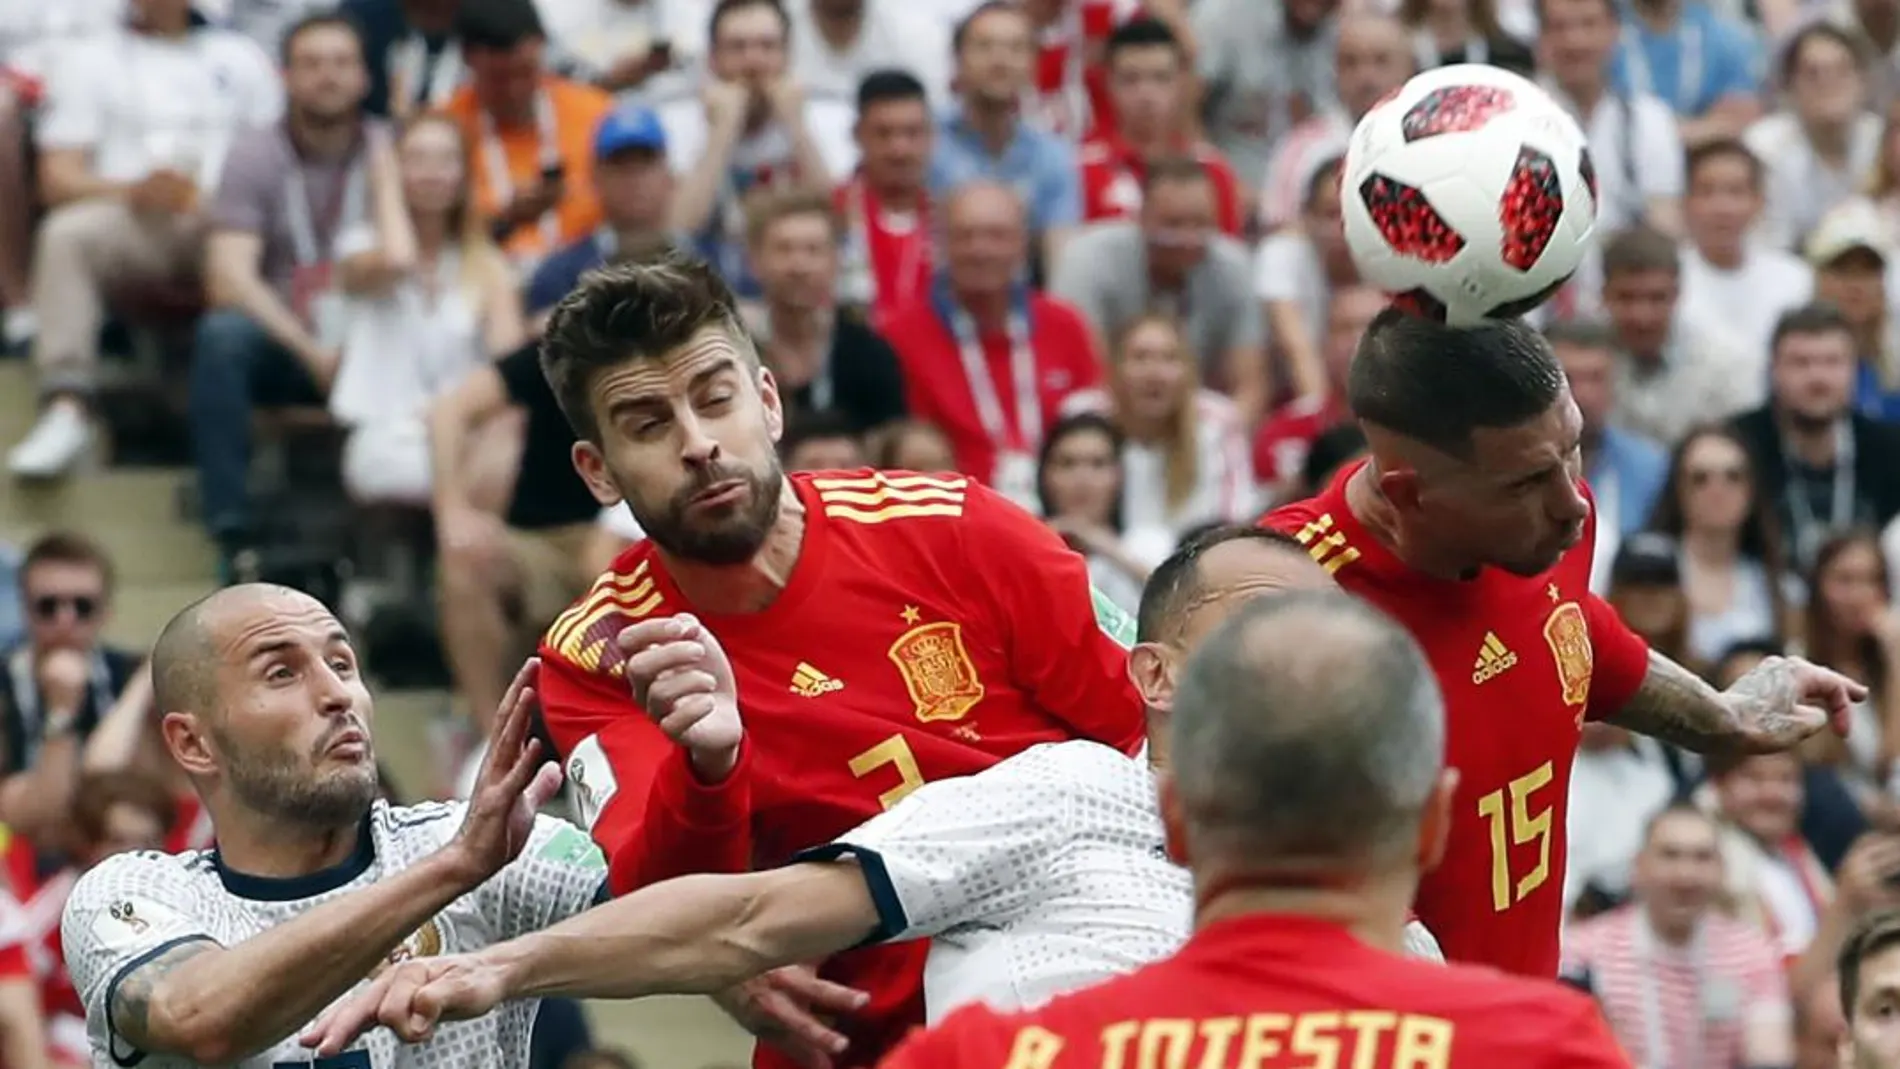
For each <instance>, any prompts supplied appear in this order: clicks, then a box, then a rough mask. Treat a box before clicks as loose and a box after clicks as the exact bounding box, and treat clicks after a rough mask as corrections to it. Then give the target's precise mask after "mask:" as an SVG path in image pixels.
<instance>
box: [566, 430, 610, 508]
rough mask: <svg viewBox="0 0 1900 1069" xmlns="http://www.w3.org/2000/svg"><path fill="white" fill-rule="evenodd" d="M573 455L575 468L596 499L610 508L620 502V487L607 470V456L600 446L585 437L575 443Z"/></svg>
mask: <svg viewBox="0 0 1900 1069" xmlns="http://www.w3.org/2000/svg"><path fill="white" fill-rule="evenodd" d="M571 455H572V456H573V458H574V470H575V471H577V472H579V473H580V476H581V481H582V482H584V483H586V484H587V491H588V492H589V493H591V494H593V495H594V500H595V501H598V502H600V503H601V504H602V505H603V506H606V507H610V508H611V507H612V506H614V505H618V504H620V488H619V487H617V486H615V485H614V480H613V475H612V474H611V473H609V472H608V471H607V457H606V454H604V453H602V452H601V451H600V447H599V446H597V445H595V444H594V443H592V442H590V441H588V440H587V439H585V438H583V439H581V440H580V441H578V442H575V443H574V448H573V450H572V454H571Z"/></svg>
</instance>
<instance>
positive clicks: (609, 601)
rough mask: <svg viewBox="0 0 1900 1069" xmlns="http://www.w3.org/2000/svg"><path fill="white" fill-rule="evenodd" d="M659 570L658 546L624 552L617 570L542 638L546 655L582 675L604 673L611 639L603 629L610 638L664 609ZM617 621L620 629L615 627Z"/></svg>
mask: <svg viewBox="0 0 1900 1069" xmlns="http://www.w3.org/2000/svg"><path fill="white" fill-rule="evenodd" d="M657 566H658V565H657V562H656V561H655V559H654V552H653V544H652V543H651V542H648V541H647V540H646V539H641V540H640V541H638V542H635V543H634V544H633V545H631V546H628V547H627V548H626V549H624V550H622V551H621V553H620V555H619V556H618V557H615V558H614V562H613V564H611V565H609V566H608V568H607V570H606V571H604V572H602V573H600V575H598V576H596V577H595V579H594V582H593V583H592V584H591V585H590V586H589V587H588V588H587V593H585V594H582V595H581V596H580V597H579V598H577V599H575V601H574V603H573V604H571V605H569V606H568V607H567V610H566V611H564V612H562V613H561V615H559V616H557V617H555V618H554V623H553V624H552V625H550V626H549V627H548V629H547V631H546V633H545V634H543V635H542V636H541V650H542V654H543V655H544V656H548V655H551V656H553V657H554V658H555V659H556V660H557V661H558V662H560V663H562V664H566V665H569V666H571V667H573V668H576V669H580V670H582V671H594V670H598V669H602V668H603V667H604V666H605V664H606V663H607V662H605V661H603V660H602V658H601V652H602V648H603V647H604V645H605V642H606V637H607V636H606V635H603V634H602V633H601V632H602V631H603V627H602V625H603V624H606V625H607V628H610V629H611V631H610V632H609V633H611V632H617V631H618V630H620V628H621V627H624V626H626V625H628V624H631V623H633V622H634V621H635V620H639V619H643V618H645V617H647V616H651V615H653V613H655V612H656V611H658V610H659V609H660V607H661V606H662V604H663V603H664V597H663V596H662V595H661V594H660V591H659V588H658V587H657V586H656V585H655V584H654V582H653V574H652V571H653V569H654V568H655V567H657ZM616 617H617V618H618V623H617V625H616V624H614V623H609V621H610V619H612V618H616Z"/></svg>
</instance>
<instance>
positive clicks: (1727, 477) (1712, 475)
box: [1689, 468, 1748, 489]
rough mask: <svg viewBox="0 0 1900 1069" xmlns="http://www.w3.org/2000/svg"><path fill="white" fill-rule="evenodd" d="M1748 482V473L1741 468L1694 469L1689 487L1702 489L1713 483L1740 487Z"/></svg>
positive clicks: (1690, 473)
mask: <svg viewBox="0 0 1900 1069" xmlns="http://www.w3.org/2000/svg"><path fill="white" fill-rule="evenodd" d="M1747 481H1748V472H1746V471H1744V470H1742V469H1741V468H1692V469H1690V471H1689V485H1690V486H1693V487H1696V488H1697V489H1700V488H1702V487H1704V486H1707V485H1709V484H1710V483H1713V482H1724V483H1727V484H1728V485H1730V486H1740V485H1742V484H1743V483H1746V482H1747Z"/></svg>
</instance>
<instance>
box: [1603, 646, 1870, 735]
mask: <svg viewBox="0 0 1900 1069" xmlns="http://www.w3.org/2000/svg"><path fill="white" fill-rule="evenodd" d="M1866 697H1867V688H1866V687H1864V686H1862V685H1861V684H1859V683H1856V682H1854V681H1853V680H1851V679H1848V678H1847V677H1846V676H1843V675H1841V674H1840V673H1838V672H1833V671H1830V670H1828V669H1826V668H1822V667H1820V666H1818V665H1815V664H1812V663H1810V662H1808V661H1805V660H1803V659H1801V658H1799V657H1770V658H1768V659H1767V660H1765V661H1763V662H1762V663H1761V664H1759V665H1757V666H1756V667H1755V669H1754V670H1753V671H1751V672H1749V673H1748V674H1747V675H1745V676H1743V677H1742V678H1740V679H1738V680H1736V681H1735V685H1734V686H1731V687H1730V688H1729V689H1728V690H1726V691H1719V690H1716V689H1715V688H1714V687H1712V686H1710V685H1709V684H1708V683H1706V682H1704V681H1703V680H1702V678H1701V677H1700V676H1697V675H1696V674H1695V673H1694V672H1691V671H1689V670H1688V669H1687V668H1684V667H1683V666H1682V665H1679V664H1677V663H1676V662H1674V661H1672V660H1670V659H1669V658H1667V657H1665V656H1663V655H1662V654H1660V653H1656V652H1655V651H1653V650H1652V651H1651V652H1650V654H1649V671H1648V672H1647V673H1646V674H1645V675H1644V677H1643V683H1642V686H1640V687H1638V688H1637V690H1636V694H1635V695H1634V696H1632V697H1631V698H1630V700H1629V701H1627V702H1625V703H1624V705H1623V707H1622V708H1621V709H1619V710H1617V711H1616V713H1614V714H1613V715H1611V716H1610V717H1609V722H1610V723H1612V724H1615V725H1617V726H1619V727H1624V728H1628V729H1629V730H1631V731H1635V732H1638V733H1640V734H1644V735H1650V736H1653V737H1655V738H1658V739H1661V740H1663V741H1664V742H1670V743H1674V744H1675V745H1677V746H1680V747H1682V748H1683V749H1685V750H1692V751H1694V752H1696V753H1700V754H1745V753H1775V752H1778V751H1781V750H1786V749H1788V748H1790V747H1792V746H1794V745H1795V744H1796V743H1799V742H1800V741H1801V740H1802V739H1805V738H1807V737H1808V736H1810V735H1812V734H1814V733H1815V732H1818V731H1821V730H1822V729H1824V728H1826V727H1828V726H1830V725H1832V726H1833V728H1834V730H1836V731H1838V732H1841V733H1843V734H1845V733H1846V728H1847V711H1848V708H1849V706H1851V705H1852V704H1853V703H1854V702H1857V701H1861V700H1863V699H1865V698H1866Z"/></svg>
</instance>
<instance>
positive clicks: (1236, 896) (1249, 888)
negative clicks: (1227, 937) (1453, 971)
mask: <svg viewBox="0 0 1900 1069" xmlns="http://www.w3.org/2000/svg"><path fill="white" fill-rule="evenodd" d="M1195 883H1196V885H1197V886H1196V889H1195V890H1196V897H1197V898H1198V899H1199V901H1197V902H1196V904H1195V909H1194V929H1195V931H1200V930H1201V929H1203V928H1207V927H1208V926H1210V925H1214V924H1218V923H1220V922H1221V921H1226V920H1233V919H1235V918H1237V917H1255V916H1262V915H1277V916H1283V917H1287V918H1298V919H1302V920H1325V921H1334V922H1336V923H1338V924H1340V925H1342V926H1344V927H1345V928H1346V929H1347V930H1348V931H1350V932H1351V933H1352V934H1353V935H1354V936H1355V937H1357V938H1358V939H1359V940H1360V941H1361V942H1363V943H1366V944H1367V945H1369V946H1375V947H1378V948H1379V949H1381V950H1389V951H1391V952H1393V953H1395V954H1396V953H1399V952H1401V951H1402V950H1404V948H1405V910H1406V907H1407V906H1408V905H1410V904H1411V900H1412V895H1413V893H1414V891H1415V890H1416V881H1413V880H1406V881H1395V882H1392V883H1391V884H1390V885H1389V886H1387V885H1381V884H1367V885H1364V886H1360V887H1350V888H1324V889H1321V888H1286V887H1261V886H1257V885H1244V884H1239V883H1231V884H1228V888H1229V889H1227V890H1220V889H1219V883H1218V881H1217V880H1214V879H1200V878H1197V879H1196V881H1195Z"/></svg>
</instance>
